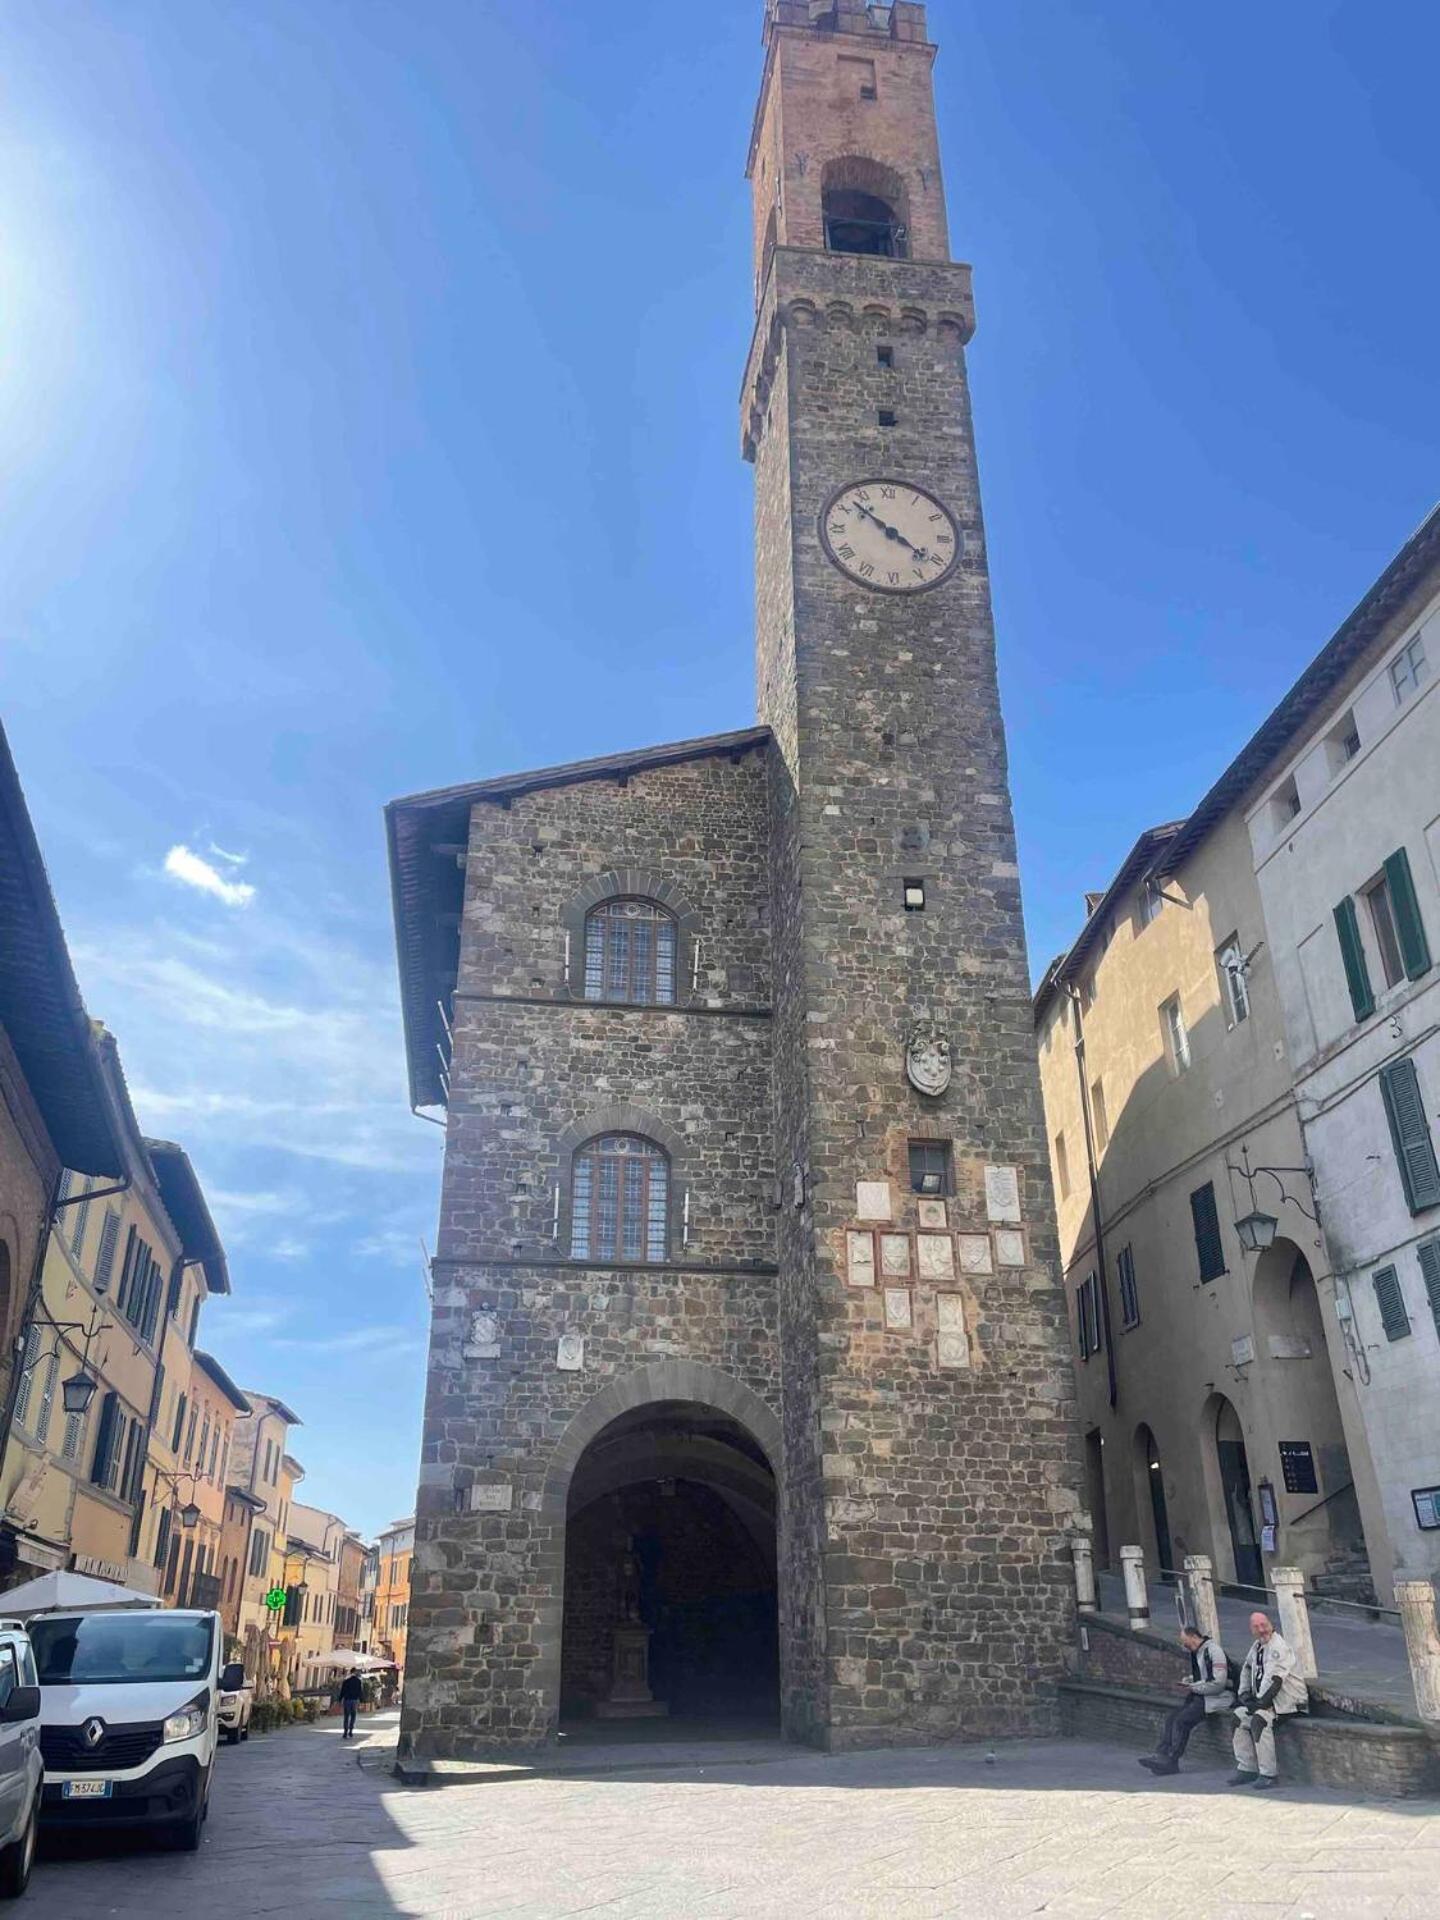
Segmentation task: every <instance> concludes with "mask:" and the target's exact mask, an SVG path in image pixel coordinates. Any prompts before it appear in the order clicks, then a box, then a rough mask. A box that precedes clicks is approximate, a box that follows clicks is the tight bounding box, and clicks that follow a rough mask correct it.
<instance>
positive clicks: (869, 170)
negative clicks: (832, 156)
mask: <svg viewBox="0 0 1440 1920" xmlns="http://www.w3.org/2000/svg"><path fill="white" fill-rule="evenodd" d="M820 208H821V213H822V215H823V218H824V223H825V246H826V250H827V251H828V252H830V253H861V254H869V255H872V256H879V257H881V258H883V259H888V260H905V259H908V258H909V254H910V195H909V192H908V190H907V188H906V186H905V182H904V180H903V179H902V178H901V176H900V175H899V174H898V173H896V172H895V170H894V168H893V167H887V166H882V164H881V163H880V162H879V161H878V160H869V159H867V158H865V156H864V155H862V154H846V155H844V156H843V157H842V158H840V159H838V160H828V161H827V162H826V163H825V170H824V172H823V174H822V175H821V179H820Z"/></svg>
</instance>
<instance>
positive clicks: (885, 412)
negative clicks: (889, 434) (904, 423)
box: [880, 407, 897, 427]
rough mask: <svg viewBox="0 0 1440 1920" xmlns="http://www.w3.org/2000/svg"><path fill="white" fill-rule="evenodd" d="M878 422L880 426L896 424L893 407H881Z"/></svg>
mask: <svg viewBox="0 0 1440 1920" xmlns="http://www.w3.org/2000/svg"><path fill="white" fill-rule="evenodd" d="M880 424H881V426H882V427H893V426H895V425H896V424H897V422H896V418H895V413H894V410H893V408H890V407H881V409H880Z"/></svg>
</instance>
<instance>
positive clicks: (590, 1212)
mask: <svg viewBox="0 0 1440 1920" xmlns="http://www.w3.org/2000/svg"><path fill="white" fill-rule="evenodd" d="M570 1178H571V1186H570V1257H571V1259H572V1260H629V1261H661V1260H664V1259H665V1257H666V1253H667V1250H668V1230H669V1211H670V1163H669V1161H668V1160H667V1158H666V1157H665V1153H664V1151H663V1149H662V1148H660V1147H657V1146H656V1144H655V1142H654V1141H653V1140H646V1139H643V1138H642V1137H641V1136H640V1135H639V1134H635V1133H606V1134H601V1135H599V1136H598V1138H596V1139H594V1140H588V1141H586V1143H585V1145H584V1146H583V1147H581V1148H580V1149H579V1151H578V1152H577V1153H576V1155H575V1158H574V1161H573V1163H572V1169H571V1176H570Z"/></svg>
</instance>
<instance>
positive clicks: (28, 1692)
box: [0, 1687, 40, 1727]
mask: <svg viewBox="0 0 1440 1920" xmlns="http://www.w3.org/2000/svg"><path fill="white" fill-rule="evenodd" d="M39 1716H40V1689H39V1687H15V1688H13V1689H12V1690H11V1694H10V1698H9V1699H8V1700H7V1701H6V1702H5V1704H4V1706H3V1707H0V1724H3V1725H5V1726H7V1727H13V1726H14V1724H15V1722H16V1721H17V1720H36V1719H38V1718H39Z"/></svg>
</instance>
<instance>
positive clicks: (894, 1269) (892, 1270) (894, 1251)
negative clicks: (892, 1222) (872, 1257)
mask: <svg viewBox="0 0 1440 1920" xmlns="http://www.w3.org/2000/svg"><path fill="white" fill-rule="evenodd" d="M880 1271H881V1272H882V1273H883V1274H884V1275H885V1278H886V1279H887V1280H908V1279H909V1278H910V1236H909V1234H908V1233H882V1234H881V1236H880Z"/></svg>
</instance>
